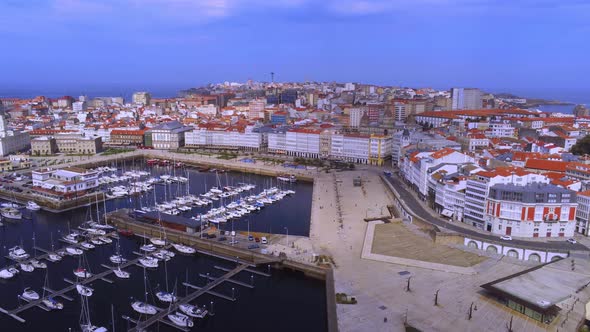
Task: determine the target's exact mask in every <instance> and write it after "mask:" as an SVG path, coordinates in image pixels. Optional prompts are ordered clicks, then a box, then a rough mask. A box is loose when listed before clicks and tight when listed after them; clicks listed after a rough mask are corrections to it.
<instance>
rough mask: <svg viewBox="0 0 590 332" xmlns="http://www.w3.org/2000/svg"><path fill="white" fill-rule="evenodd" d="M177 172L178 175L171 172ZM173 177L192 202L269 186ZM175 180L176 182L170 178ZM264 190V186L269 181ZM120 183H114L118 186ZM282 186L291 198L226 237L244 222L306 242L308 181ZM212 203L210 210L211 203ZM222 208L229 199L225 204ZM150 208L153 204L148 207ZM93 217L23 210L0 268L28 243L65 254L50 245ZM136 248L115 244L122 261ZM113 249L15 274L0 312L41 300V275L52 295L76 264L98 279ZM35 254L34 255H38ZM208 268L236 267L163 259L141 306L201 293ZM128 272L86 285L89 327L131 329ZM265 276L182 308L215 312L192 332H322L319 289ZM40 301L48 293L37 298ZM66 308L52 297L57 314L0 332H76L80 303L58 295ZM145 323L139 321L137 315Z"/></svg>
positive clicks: (8, 321) (3, 285)
mask: <svg viewBox="0 0 590 332" xmlns="http://www.w3.org/2000/svg"><path fill="white" fill-rule="evenodd" d="M177 171H178V170H177ZM151 172H153V174H156V175H157V174H160V173H170V172H171V170H170V169H169V168H164V167H162V168H154V169H151ZM184 172H185V174H184V175H182V176H185V177H188V178H189V179H190V183H189V185H188V187H189V189H190V192H191V193H193V194H199V193H203V192H205V191H206V188H210V187H211V186H214V185H221V186H226V185H235V184H237V183H253V184H256V185H257V187H256V189H254V190H253V192H254V193H258V192H260V191H262V190H263V189H264V188H268V187H270V186H276V185H277V184H276V181H275V179H274V178H272V179H271V178H269V177H262V176H255V175H249V174H238V173H228V174H216V173H208V172H206V173H199V172H196V171H195V170H184ZM178 175H181V174H178ZM271 182H272V183H271ZM119 185H120V184H119ZM288 186H289V188H290V189H292V190H294V191H296V194H294V195H293V196H291V197H286V198H285V199H283V200H281V201H278V202H276V203H274V204H272V205H269V206H267V207H265V208H264V209H263V210H262V211H260V212H258V213H253V214H250V215H248V216H244V217H242V218H241V219H239V220H237V221H234V222H233V227H234V229H235V230H246V229H247V227H248V221H249V223H250V230H252V231H261V232H275V233H282V232H283V230H285V228H288V231H289V234H293V235H308V233H309V215H310V209H311V192H312V185H311V184H307V183H294V184H288ZM155 188H156V191H155V196H156V200H157V201H162V200H163V199H164V198H166V199H171V198H172V197H175V196H176V195H177V194H180V193H183V194H184V193H186V190H187V185H185V184H171V185H167V186H164V185H156V186H155ZM153 199H154V194H153V192H148V193H145V194H143V195H141V196H138V197H123V198H120V199H114V200H110V201H108V202H107V203H106V210H107V212H108V211H112V210H114V209H118V208H124V207H127V208H136V207H138V206H145V205H146V204H149V203H148V202H151V203H153ZM216 203H217V204H218V205H219V203H218V202H216ZM227 203H229V201H228V202H227ZM152 205H153V204H152ZM209 208H210V207H203V208H194V209H193V210H191V211H187V212H184V213H183V214H184V216H185V217H191V216H196V215H198V214H199V213H204V212H205V211H206V210H207V209H209ZM97 211H98V214H99V215H101V216H102V214H103V213H104V207H103V205H102V204H99V206H98V208H97V207H96V206H91V207H83V208H80V209H77V210H73V211H69V212H64V213H60V214H53V213H49V212H44V211H38V212H30V211H24V212H23V213H24V214H25V215H26V216H27V215H30V218H31V219H23V220H22V221H20V222H16V223H11V222H5V226H4V227H2V228H1V229H0V241H1V243H2V244H1V251H2V258H0V260H1V261H2V262H1V264H0V265H1V266H9V265H11V264H13V262H12V261H11V260H9V259H8V258H5V257H4V256H7V254H8V248H10V247H12V246H14V245H22V246H23V248H25V250H27V252H28V253H30V254H31V255H33V254H34V245H36V246H37V247H41V248H44V249H48V250H51V248H52V247H54V248H56V249H57V248H59V247H63V246H65V244H64V243H62V242H60V241H58V240H59V239H60V238H61V237H62V236H63V235H65V234H68V233H69V231H70V230H73V229H75V228H76V227H77V226H78V225H80V224H81V223H82V222H84V221H86V220H88V218H89V217H90V216H95V215H96V213H97ZM231 224H232V222H228V223H226V224H222V225H221V228H222V229H231V227H232V225H231ZM144 241H145V240H143V239H142V238H141V237H137V236H136V237H130V238H127V237H123V236H122V237H121V238H120V241H119V242H120V250H121V254H122V255H123V256H125V257H126V258H128V259H133V258H135V257H137V256H136V255H134V254H133V252H134V251H135V252H138V251H139V246H141V245H142V244H143V242H144ZM116 242H117V241H113V243H112V244H106V245H102V246H97V248H95V249H92V250H88V251H86V252H85V255H84V259H83V261H82V262H81V259H79V258H77V257H72V256H67V257H64V259H63V260H62V261H61V262H57V263H50V262H47V265H48V269H47V270H42V269H36V270H35V271H34V272H32V273H26V272H22V271H21V273H19V274H18V275H17V276H16V277H14V278H12V279H10V280H0V294H2V296H1V297H0V307H2V308H4V309H5V310H11V309H14V308H16V307H18V306H19V303H20V304H24V303H25V302H23V301H22V300H19V298H18V295H19V294H21V293H22V291H23V289H24V288H26V287H31V288H32V289H33V290H35V291H37V292H38V293H39V294H40V295H41V296H43V285H44V284H45V279H46V275H47V279H48V287H49V288H50V289H53V290H59V289H62V288H64V287H67V286H68V285H69V284H68V283H67V282H66V281H65V280H64V278H66V279H69V280H75V276H74V275H73V270H74V269H76V268H77V267H79V266H80V265H83V266H84V267H86V268H89V269H90V271H91V272H93V273H98V272H101V271H104V270H105V268H104V267H102V266H101V264H106V265H113V264H112V263H111V262H110V261H109V256H110V255H112V254H113V253H115V251H116V249H115V248H116ZM37 254H38V255H40V254H42V252H37ZM215 266H221V267H224V268H229V269H232V268H234V267H235V262H229V261H226V260H222V259H218V258H213V257H210V256H206V255H201V254H197V255H194V256H183V255H179V254H177V255H176V257H174V258H173V259H172V260H170V261H169V262H167V263H166V264H164V262H160V266H159V268H157V269H153V270H152V269H146V270H145V271H146V272H145V275H146V279H145V280H146V283H147V285H148V287H147V290H148V292H147V293H148V294H147V299H148V302H149V303H151V304H154V305H156V306H158V307H160V308H163V309H166V308H167V305H166V304H165V303H162V302H160V301H159V300H158V299H157V298H156V297H155V296H154V293H155V292H156V291H158V290H166V291H169V292H175V293H176V294H177V295H178V296H179V297H182V296H184V295H185V294H186V292H187V291H188V292H189V293H190V292H191V289H190V288H189V289H187V288H186V287H185V286H184V285H183V284H182V283H183V282H187V281H188V283H190V284H193V285H196V286H203V285H205V284H206V283H207V281H206V278H203V277H200V276H199V274H207V273H209V275H210V276H212V277H218V276H221V275H223V274H224V273H225V272H224V271H222V270H219V269H216V268H215ZM259 269H260V270H261V271H263V272H268V267H259ZM126 270H127V271H128V272H130V273H131V279H129V280H121V279H117V278H116V276H115V275H114V274H111V275H109V276H107V278H108V279H110V280H112V281H113V283H112V284H110V283H107V282H105V281H102V280H98V281H94V282H92V284H91V285H89V286H90V287H92V288H93V289H94V295H92V296H91V297H89V301H88V302H89V308H90V318H91V321H92V323H93V324H94V325H97V326H104V327H106V328H108V330H109V331H112V330H113V326H112V325H111V322H112V320H113V317H114V322H115V326H114V327H115V328H116V330H117V331H124V330H126V329H127V328H128V327H133V324H130V323H128V322H127V321H126V320H124V319H123V318H122V316H130V317H132V318H134V319H137V318H139V314H137V313H136V312H134V311H133V310H132V308H131V306H130V301H131V298H136V299H140V300H144V299H145V298H146V294H145V293H144V283H143V281H144V277H143V276H144V269H143V268H141V267H139V266H131V267H129V268H127V269H126ZM270 273H271V276H270V277H264V276H261V275H253V274H252V273H250V272H247V271H243V272H240V273H239V274H238V275H237V276H235V277H233V279H235V280H240V281H242V282H244V283H248V284H250V283H252V284H253V285H254V288H252V289H250V288H247V287H244V286H241V285H236V284H232V283H227V282H224V283H222V284H221V285H220V286H218V287H216V288H215V289H214V290H215V291H216V292H218V293H222V294H224V295H227V296H230V297H231V296H232V295H233V296H235V298H236V299H237V300H236V301H233V302H232V301H228V300H226V299H223V298H220V297H216V296H213V295H209V294H205V295H203V296H200V297H198V298H197V299H196V300H195V301H193V302H191V304H194V305H199V306H206V308H207V310H211V309H212V312H213V313H214V315H213V316H208V317H206V318H204V319H198V318H195V319H194V321H195V327H193V330H195V331H196V330H200V331H276V330H280V331H301V330H307V331H325V330H326V326H327V325H326V324H327V323H326V295H325V285H324V283H323V282H321V281H318V280H313V279H309V278H306V277H304V276H303V275H302V274H301V273H298V272H292V271H281V270H270ZM45 295H47V294H45ZM67 295H68V296H70V297H72V298H73V301H72V302H70V301H67V300H65V299H61V298H57V299H58V300H59V301H60V302H62V303H63V304H64V309H63V310H60V311H52V312H46V311H44V310H41V309H39V308H32V309H29V310H26V311H24V312H22V313H20V314H19V316H20V317H22V318H23V319H25V320H26V322H25V323H20V322H18V321H16V320H15V319H13V318H11V317H9V316H7V315H4V314H0V326H2V328H1V330H2V331H70V329H71V331H78V330H80V329H79V319H80V312H81V304H80V295H78V293H77V292H76V291H75V290H74V291H72V292H69V293H67ZM142 318H143V319H145V317H142ZM148 330H149V331H175V330H176V329H174V328H172V327H170V326H167V325H165V324H162V323H159V324H156V325H152V326H151V327H149V328H148Z"/></svg>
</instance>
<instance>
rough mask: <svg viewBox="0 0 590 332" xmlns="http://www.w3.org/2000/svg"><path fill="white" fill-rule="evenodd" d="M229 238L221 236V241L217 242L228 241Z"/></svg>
mask: <svg viewBox="0 0 590 332" xmlns="http://www.w3.org/2000/svg"><path fill="white" fill-rule="evenodd" d="M226 240H227V238H226V237H225V236H220V237H219V239H217V241H226Z"/></svg>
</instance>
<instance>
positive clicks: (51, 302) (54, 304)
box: [41, 273, 64, 310]
mask: <svg viewBox="0 0 590 332" xmlns="http://www.w3.org/2000/svg"><path fill="white" fill-rule="evenodd" d="M48 287H49V273H45V286H44V287H43V301H41V302H42V303H43V305H44V306H45V307H46V308H47V309H49V310H61V309H63V308H64V305H63V303H61V302H59V301H57V300H56V299H55V298H53V297H52V296H48V297H45V292H46V289H47V288H48Z"/></svg>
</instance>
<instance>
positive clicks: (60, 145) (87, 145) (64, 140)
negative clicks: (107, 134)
mask: <svg viewBox="0 0 590 332" xmlns="http://www.w3.org/2000/svg"><path fill="white" fill-rule="evenodd" d="M54 138H55V144H56V146H57V152H61V153H70V154H97V153H99V152H102V139H101V138H100V137H96V138H90V137H85V136H84V135H80V134H58V135H55V136H54ZM40 142H42V141H40ZM49 144H50V145H51V143H49ZM42 145H44V147H46V146H47V143H45V144H42ZM39 151H41V150H39ZM32 153H33V155H37V152H35V151H32ZM40 154H43V153H41V152H39V155H40Z"/></svg>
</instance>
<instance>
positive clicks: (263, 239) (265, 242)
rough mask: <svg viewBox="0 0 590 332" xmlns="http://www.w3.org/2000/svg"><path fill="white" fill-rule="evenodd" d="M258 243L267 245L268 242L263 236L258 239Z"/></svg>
mask: <svg viewBox="0 0 590 332" xmlns="http://www.w3.org/2000/svg"><path fill="white" fill-rule="evenodd" d="M260 242H261V243H262V244H268V240H267V239H266V236H263V237H262V238H260Z"/></svg>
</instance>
